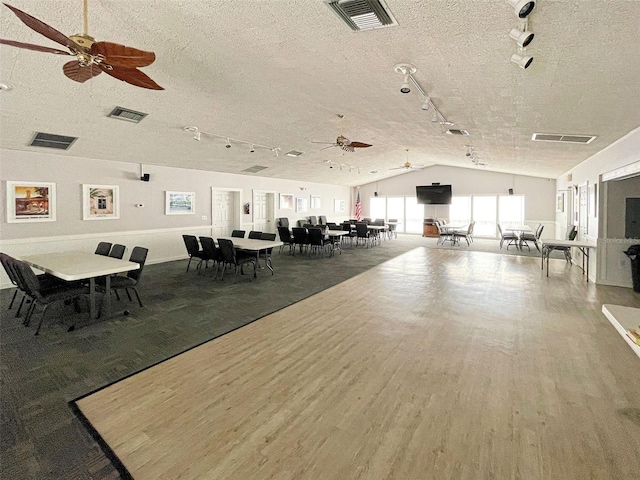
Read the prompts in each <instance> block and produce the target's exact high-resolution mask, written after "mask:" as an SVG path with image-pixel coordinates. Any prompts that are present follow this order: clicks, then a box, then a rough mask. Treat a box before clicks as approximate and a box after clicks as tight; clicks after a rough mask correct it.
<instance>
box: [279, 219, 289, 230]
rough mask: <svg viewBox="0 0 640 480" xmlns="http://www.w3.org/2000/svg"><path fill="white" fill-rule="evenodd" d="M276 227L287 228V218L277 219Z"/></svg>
mask: <svg viewBox="0 0 640 480" xmlns="http://www.w3.org/2000/svg"><path fill="white" fill-rule="evenodd" d="M278 226H279V227H287V228H289V219H288V218H287V217H280V218H278Z"/></svg>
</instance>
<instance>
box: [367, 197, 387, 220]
mask: <svg viewBox="0 0 640 480" xmlns="http://www.w3.org/2000/svg"><path fill="white" fill-rule="evenodd" d="M385 200H386V199H385V198H384V197H371V198H370V199H369V205H370V208H369V212H370V213H371V219H376V218H386V211H385V210H386V209H385V204H386V202H385Z"/></svg>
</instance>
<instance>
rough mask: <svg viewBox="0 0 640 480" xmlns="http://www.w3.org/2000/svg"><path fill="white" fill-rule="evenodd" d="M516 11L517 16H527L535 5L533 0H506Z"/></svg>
mask: <svg viewBox="0 0 640 480" xmlns="http://www.w3.org/2000/svg"><path fill="white" fill-rule="evenodd" d="M507 1H508V2H509V3H510V4H511V5H512V6H513V9H514V10H515V12H516V15H517V16H518V18H527V17H528V16H529V14H530V13H531V12H532V11H533V9H534V8H535V6H536V2H534V1H533V0H507Z"/></svg>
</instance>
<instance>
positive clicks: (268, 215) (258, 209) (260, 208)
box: [253, 190, 276, 233]
mask: <svg viewBox="0 0 640 480" xmlns="http://www.w3.org/2000/svg"><path fill="white" fill-rule="evenodd" d="M275 212H276V192H273V191H270V190H254V191H253V229H254V230H257V231H259V232H270V233H275V231H276V228H275V221H276V218H275V215H276V213H275Z"/></svg>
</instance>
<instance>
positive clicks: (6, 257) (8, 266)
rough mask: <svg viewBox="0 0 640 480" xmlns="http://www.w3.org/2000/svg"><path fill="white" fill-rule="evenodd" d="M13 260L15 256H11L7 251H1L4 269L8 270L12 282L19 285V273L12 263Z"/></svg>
mask: <svg viewBox="0 0 640 480" xmlns="http://www.w3.org/2000/svg"><path fill="white" fill-rule="evenodd" d="M11 260H13V257H10V256H9V255H7V254H6V253H0V262H1V263H2V266H3V267H4V271H5V272H7V276H8V277H9V280H11V283H13V284H14V285H16V286H18V278H17V273H16V272H15V270H14V267H13V265H12V264H11Z"/></svg>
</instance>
